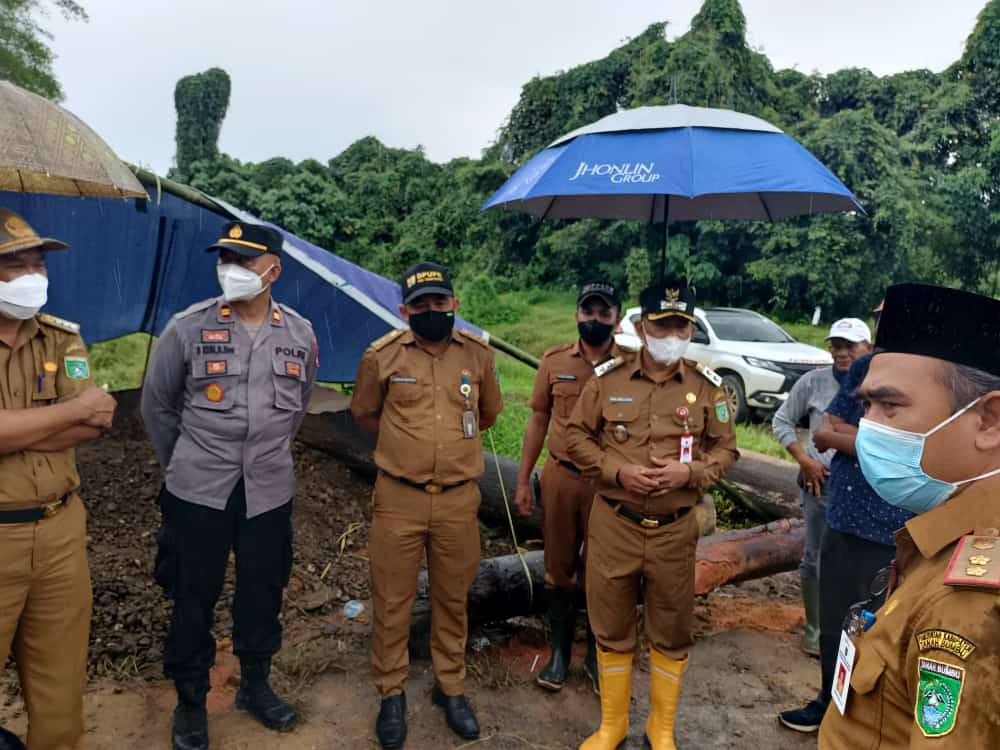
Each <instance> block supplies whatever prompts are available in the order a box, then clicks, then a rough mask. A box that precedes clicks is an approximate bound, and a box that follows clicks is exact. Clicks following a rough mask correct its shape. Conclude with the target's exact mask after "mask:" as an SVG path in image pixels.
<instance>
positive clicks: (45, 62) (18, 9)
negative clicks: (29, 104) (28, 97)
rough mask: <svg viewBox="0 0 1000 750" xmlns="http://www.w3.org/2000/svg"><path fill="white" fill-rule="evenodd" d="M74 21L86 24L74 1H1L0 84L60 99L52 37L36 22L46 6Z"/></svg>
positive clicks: (84, 15) (79, 8)
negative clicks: (2, 81) (3, 83)
mask: <svg viewBox="0 0 1000 750" xmlns="http://www.w3.org/2000/svg"><path fill="white" fill-rule="evenodd" d="M50 5H51V6H52V7H54V8H55V9H56V10H58V11H59V12H60V13H62V15H63V16H64V17H65V18H67V19H70V20H74V21H87V20H88V18H87V12H86V11H85V10H84V9H83V6H82V5H80V4H79V3H77V2H74V0H51V1H50V2H46V0H0V80H5V81H11V82H13V83H16V84H17V85H18V86H20V87H22V88H25V89H27V90H28V91H33V92H34V93H36V94H40V95H41V96H44V97H46V98H48V99H52V100H54V101H61V100H62V98H63V91H62V87H61V86H60V85H59V81H58V80H56V76H55V72H54V71H53V70H52V64H53V62H54V61H55V53H54V52H53V51H52V48H51V47H50V46H49V43H50V42H51V41H52V34H51V33H50V32H49V31H47V30H46V29H44V28H43V27H42V25H41V23H40V22H39V21H38V20H37V19H38V17H39V16H42V17H44V16H45V15H46V13H47V10H48V6H50Z"/></svg>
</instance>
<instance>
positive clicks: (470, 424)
mask: <svg viewBox="0 0 1000 750" xmlns="http://www.w3.org/2000/svg"><path fill="white" fill-rule="evenodd" d="M475 436H476V415H475V414H474V413H473V411H472V409H466V410H465V411H464V412H462V437H464V438H465V439H466V440H471V439H472V438H474V437H475Z"/></svg>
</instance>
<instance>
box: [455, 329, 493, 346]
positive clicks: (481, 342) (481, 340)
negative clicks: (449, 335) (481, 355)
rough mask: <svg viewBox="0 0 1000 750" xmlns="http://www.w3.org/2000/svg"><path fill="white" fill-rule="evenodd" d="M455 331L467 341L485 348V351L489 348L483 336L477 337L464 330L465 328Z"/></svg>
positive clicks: (488, 343) (487, 341)
mask: <svg viewBox="0 0 1000 750" xmlns="http://www.w3.org/2000/svg"><path fill="white" fill-rule="evenodd" d="M455 330H456V331H457V332H458V333H460V334H462V335H463V336H465V338H467V339H468V340H469V341H475V342H476V343H477V344H479V345H480V346H482V347H485V348H486V349H489V348H490V342H489V340H488V339H486V338H485V337H484V336H479V335H477V334H475V333H473V332H472V331H469V330H466V329H465V328H456V329H455Z"/></svg>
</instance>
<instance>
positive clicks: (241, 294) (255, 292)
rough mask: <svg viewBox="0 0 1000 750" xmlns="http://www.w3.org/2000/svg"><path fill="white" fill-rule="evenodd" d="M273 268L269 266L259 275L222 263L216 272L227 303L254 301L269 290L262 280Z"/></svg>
mask: <svg viewBox="0 0 1000 750" xmlns="http://www.w3.org/2000/svg"><path fill="white" fill-rule="evenodd" d="M272 268H274V265H270V266H268V268H267V270H266V271H264V273H262V274H260V275H257V274H255V273H254V272H253V271H251V270H249V269H247V268H243V267H242V266H239V265H237V264H236V263H220V264H219V265H218V266H216V269H215V270H216V274H217V275H218V277H219V286H220V287H222V296H223V297H225V299H226V302H245V301H247V300H251V299H254V298H255V297H257V296H259V295H260V294H261V293H262V292H263V291H264V290H265V289H266V288H267V287H265V286H264V283H263V282H262V281H261V278H262V277H263V276H266V275H267V274H268V272H270V270H271V269H272Z"/></svg>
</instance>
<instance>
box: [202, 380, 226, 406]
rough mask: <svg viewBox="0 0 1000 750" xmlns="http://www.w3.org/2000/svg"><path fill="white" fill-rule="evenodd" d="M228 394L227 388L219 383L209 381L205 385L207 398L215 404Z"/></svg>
mask: <svg viewBox="0 0 1000 750" xmlns="http://www.w3.org/2000/svg"><path fill="white" fill-rule="evenodd" d="M225 395H226V392H225V390H223V388H222V386H221V385H219V384H218V383H209V384H208V385H207V386H205V398H207V399H208V400H209V401H211V402H212V403H213V404H217V403H219V402H220V401H222V398H223V396H225Z"/></svg>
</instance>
